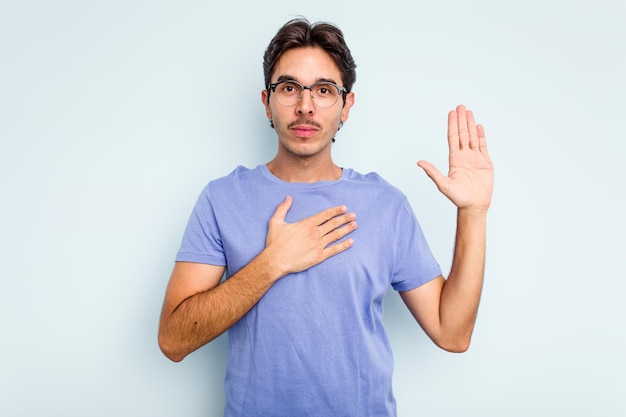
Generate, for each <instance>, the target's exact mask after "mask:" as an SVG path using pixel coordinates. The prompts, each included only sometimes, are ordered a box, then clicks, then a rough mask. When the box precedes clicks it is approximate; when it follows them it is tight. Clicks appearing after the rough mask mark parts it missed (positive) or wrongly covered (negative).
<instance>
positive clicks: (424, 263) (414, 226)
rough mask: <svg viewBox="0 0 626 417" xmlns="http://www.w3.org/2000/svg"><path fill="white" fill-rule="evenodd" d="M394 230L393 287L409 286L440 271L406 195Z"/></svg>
mask: <svg viewBox="0 0 626 417" xmlns="http://www.w3.org/2000/svg"><path fill="white" fill-rule="evenodd" d="M396 231H397V232H396V242H395V248H396V256H395V259H396V264H395V268H394V275H393V277H392V281H391V286H392V287H393V289H394V290H396V291H408V290H412V289H414V288H417V287H419V286H420V285H423V284H425V283H427V282H429V281H431V280H433V279H434V278H436V277H438V276H439V275H441V267H440V266H439V264H438V263H437V261H436V260H435V258H434V257H433V254H432V253H431V251H430V247H429V246H428V242H426V237H425V236H424V233H423V231H422V228H421V226H420V225H419V222H418V221H417V218H416V217H415V214H413V209H412V208H411V206H410V205H409V202H408V200H406V199H405V202H404V204H403V205H402V207H401V209H400V210H399V213H398V218H397V224H396Z"/></svg>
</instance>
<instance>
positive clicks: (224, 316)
mask: <svg viewBox="0 0 626 417" xmlns="http://www.w3.org/2000/svg"><path fill="white" fill-rule="evenodd" d="M355 68H356V65H355V64H354V61H353V59H352V56H351V54H350V51H349V49H348V47H347V46H346V44H345V42H344V39H343V35H342V33H341V31H340V30H339V29H338V28H337V27H335V26H333V25H330V24H326V23H317V24H313V25H311V24H309V22H307V21H306V20H303V19H298V20H294V21H290V22H288V23H287V24H286V25H285V26H283V27H282V28H281V29H280V30H279V32H278V33H277V34H276V36H275V37H274V39H273V40H272V41H271V43H270V44H269V46H268V48H267V50H266V52H265V56H264V71H265V83H266V88H265V89H264V90H263V91H262V93H261V99H262V101H263V104H264V106H265V112H266V114H267V117H268V118H269V119H270V122H271V124H272V126H273V127H274V129H275V130H276V133H277V135H278V151H277V154H276V156H275V158H274V159H273V160H271V161H270V162H268V163H267V164H266V165H260V166H258V167H256V168H254V169H246V168H242V167H240V168H237V169H236V170H235V171H233V172H232V173H231V174H230V175H228V176H226V177H224V178H220V179H217V180H215V181H212V182H210V183H209V184H208V185H207V187H206V188H205V189H204V190H203V191H202V194H201V195H200V197H199V199H198V202H197V204H196V206H195V208H194V211H193V213H192V215H191V218H190V220H189V223H188V226H187V229H186V231H185V235H184V239H183V243H182V246H181V248H180V251H179V253H178V255H177V258H176V260H177V262H176V265H175V267H174V270H173V272H172V276H171V278H170V282H169V284H168V287H167V292H166V295H165V301H164V305H163V311H162V316H161V323H160V328H159V345H160V347H161V349H162V350H163V352H164V353H165V355H166V356H167V357H168V358H170V359H172V360H174V361H180V360H182V359H183V358H184V357H185V356H186V355H188V354H189V353H190V352H192V351H194V350H195V349H198V348H199V347H201V346H203V345H205V344H206V343H208V342H210V341H211V340H213V339H215V338H216V337H218V336H219V335H220V334H222V333H223V332H225V331H226V330H229V337H228V358H227V371H226V380H225V392H226V410H225V415H226V416H331V415H332V416H340V415H341V416H393V415H395V414H396V407H395V400H394V397H393V392H392V388H391V379H392V371H393V369H392V368H393V363H392V354H391V350H390V346H389V342H388V339H387V336H386V334H385V330H384V328H383V321H382V302H383V298H384V295H385V293H386V291H387V289H388V288H389V286H390V285H391V286H392V287H393V288H394V289H395V290H397V291H399V292H400V295H401V296H402V299H403V300H404V302H405V303H406V305H407V307H408V308H409V310H410V311H411V313H412V314H413V316H414V317H415V319H416V320H417V322H418V323H419V324H420V326H421V327H422V328H423V329H424V331H425V332H426V333H427V334H428V336H429V337H430V338H431V339H432V340H433V341H434V343H436V344H437V345H438V346H440V347H441V348H443V349H446V350H449V351H453V352H462V351H465V350H466V349H467V348H468V346H469V343H470V337H471V334H472V330H473V327H474V322H475V319H476V312H477V309H478V303H479V298H480V293H481V287H482V281H483V266H484V258H485V223H486V215H487V209H488V207H489V204H490V200H491V192H492V184H493V169H492V164H491V160H490V158H489V156H488V153H487V148H486V142H485V135H484V130H483V128H482V127H481V126H480V125H476V124H475V122H474V117H473V115H472V113H471V112H470V111H468V110H466V109H465V108H464V107H463V106H458V107H457V108H456V110H453V111H451V112H450V113H449V116H448V141H449V147H450V158H449V161H450V169H449V174H448V176H445V175H442V174H441V173H440V172H439V171H438V170H437V169H435V168H434V167H433V166H432V165H431V164H430V163H428V162H425V161H420V162H418V165H419V166H420V167H422V168H423V169H424V170H425V172H426V173H427V174H428V176H429V177H430V178H431V179H432V180H433V181H434V182H435V184H436V185H437V187H438V188H439V190H440V191H441V192H442V193H443V194H444V195H445V196H446V197H448V198H449V199H450V200H451V201H452V202H453V203H454V204H455V205H456V206H457V207H458V215H457V233H456V245H455V251H454V260H453V265H452V269H451V271H450V274H449V276H448V279H447V280H446V279H444V277H443V276H442V275H441V271H440V268H439V265H438V264H437V263H436V262H435V260H434V259H433V257H432V255H431V253H430V250H429V248H428V245H427V243H426V241H425V239H424V236H423V234H422V231H421V229H420V226H419V224H418V222H417V220H416V219H415V217H414V215H413V212H412V210H411V208H410V206H409V204H408V201H407V199H406V197H405V196H404V195H403V194H402V193H401V192H400V191H398V190H397V189H395V188H394V187H392V186H390V185H389V184H388V183H387V182H385V181H384V180H383V179H381V178H380V177H379V176H378V175H377V174H375V173H370V174H367V175H362V174H359V173H357V172H355V171H353V170H351V169H347V168H340V167H338V166H337V165H335V164H334V162H333V160H332V157H331V143H332V142H333V141H334V135H335V133H336V132H337V130H338V129H339V128H340V127H341V125H342V124H343V123H344V122H345V121H346V120H348V115H349V113H350V110H351V108H352V106H353V104H354V93H353V92H352V91H351V89H352V85H353V83H354V81H355V79H356V73H355ZM357 222H358V223H357ZM225 271H226V276H227V278H226V279H225V280H224V281H221V278H222V276H223V274H224V272H225Z"/></svg>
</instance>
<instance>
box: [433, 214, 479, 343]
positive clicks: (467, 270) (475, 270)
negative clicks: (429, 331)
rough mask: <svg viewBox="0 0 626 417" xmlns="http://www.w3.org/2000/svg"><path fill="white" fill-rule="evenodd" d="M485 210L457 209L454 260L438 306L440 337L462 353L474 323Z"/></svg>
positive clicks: (477, 300)
mask: <svg viewBox="0 0 626 417" xmlns="http://www.w3.org/2000/svg"><path fill="white" fill-rule="evenodd" d="M486 222H487V210H471V209H459V210H458V213H457V231H456V242H455V248H454V258H453V262H452V268H451V270H450V274H449V276H448V279H447V280H446V282H445V284H444V286H443V289H442V293H441V303H440V309H439V314H440V320H441V328H442V331H443V334H445V335H447V338H449V339H450V340H451V341H452V342H451V343H452V344H453V345H457V346H458V347H457V350H466V349H467V348H468V347H469V342H470V338H471V335H472V331H473V329H474V324H475V322H476V314H477V312H478V304H479V301H480V295H481V291H482V286H483V276H484V266H485V246H486Z"/></svg>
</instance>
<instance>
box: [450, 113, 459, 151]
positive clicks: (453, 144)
mask: <svg viewBox="0 0 626 417" xmlns="http://www.w3.org/2000/svg"><path fill="white" fill-rule="evenodd" d="M459 146H460V144H459V121H458V118H457V115H456V111H454V110H450V111H449V112H448V147H449V148H450V152H452V151H458V150H459Z"/></svg>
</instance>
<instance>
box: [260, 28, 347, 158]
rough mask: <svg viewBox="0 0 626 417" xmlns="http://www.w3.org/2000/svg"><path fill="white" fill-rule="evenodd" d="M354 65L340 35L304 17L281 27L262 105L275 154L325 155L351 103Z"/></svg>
mask: <svg viewBox="0 0 626 417" xmlns="http://www.w3.org/2000/svg"><path fill="white" fill-rule="evenodd" d="M355 67H356V65H355V64H354V60H353V59H352V55H351V54H350V51H349V49H348V47H347V46H346V44H345V42H344V40H343V35H342V33H341V31H340V30H339V29H338V28H337V27H335V26H333V25H331V24H328V23H315V24H310V23H309V22H308V21H306V20H304V19H297V20H292V21H290V22H288V23H287V24H285V25H284V26H283V27H282V28H281V29H280V30H279V31H278V33H277V34H276V36H275V37H274V39H272V41H271V42H270V45H269V46H268V48H267V50H266V52H265V57H264V64H263V68H264V71H265V83H266V88H265V89H264V90H263V91H261V101H262V102H263V104H264V106H265V111H266V115H267V117H268V119H269V120H270V123H271V126H272V127H273V128H274V129H275V130H276V133H277V134H278V143H279V154H281V155H292V156H295V155H297V156H298V157H304V156H306V157H312V156H314V155H318V156H324V155H325V156H330V153H329V152H330V147H329V145H330V143H331V142H334V141H335V139H334V137H335V134H336V133H337V131H338V130H339V129H340V128H341V126H342V125H343V123H344V122H345V121H346V120H347V119H348V114H349V112H350V108H351V107H352V106H353V104H354V93H353V92H351V91H350V89H351V88H352V85H353V84H354V81H355V78H356V72H355Z"/></svg>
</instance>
